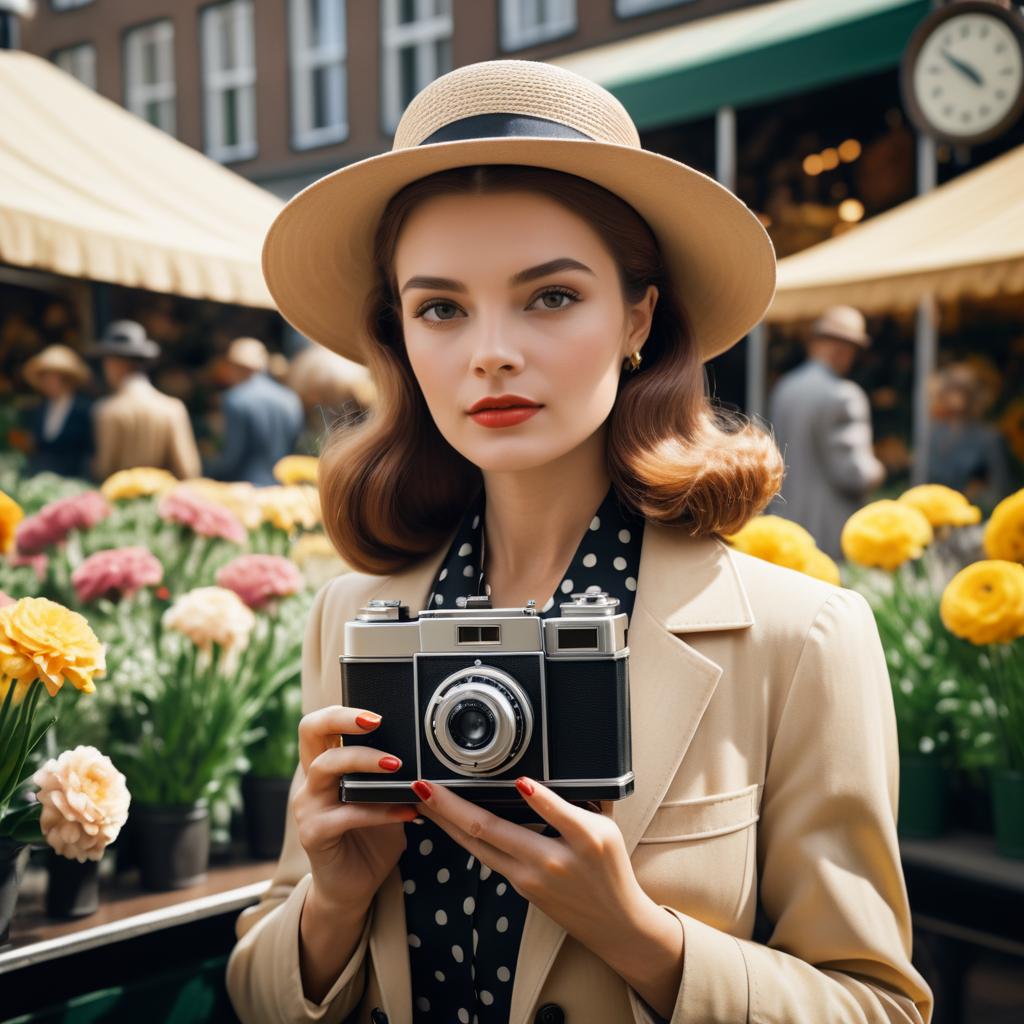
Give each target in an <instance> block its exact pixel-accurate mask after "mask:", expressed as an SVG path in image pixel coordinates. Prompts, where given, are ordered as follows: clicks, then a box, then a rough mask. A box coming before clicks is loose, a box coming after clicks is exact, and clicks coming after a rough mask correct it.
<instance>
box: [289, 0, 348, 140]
mask: <svg viewBox="0 0 1024 1024" xmlns="http://www.w3.org/2000/svg"><path fill="white" fill-rule="evenodd" d="M310 2H311V0H288V28H289V36H290V39H291V77H292V145H293V146H294V147H295V148H296V149H311V148H313V147H314V146H324V145H327V144H329V143H332V142H340V141H341V140H342V139H344V138H347V137H348V64H347V59H348V44H347V34H346V30H345V17H346V6H347V5H346V2H345V0H312V2H314V3H318V4H319V6H320V17H321V22H322V23H323V24H325V25H326V26H327V28H326V31H325V32H324V36H325V38H324V39H321V40H320V41H319V45H313V44H312V43H311V41H310V25H309V6H308V5H309V3H310ZM324 68H330V69H336V70H337V71H338V73H339V74H338V78H339V80H340V90H339V92H338V94H337V95H336V96H334V97H332V99H333V105H334V109H333V110H332V111H331V113H332V114H333V117H332V119H331V122H330V123H329V124H326V125H320V126H319V127H315V126H314V125H313V110H314V94H313V88H314V86H313V83H314V76H315V73H316V72H317V71H318V70H320V69H324Z"/></svg>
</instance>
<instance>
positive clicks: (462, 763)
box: [423, 663, 533, 778]
mask: <svg viewBox="0 0 1024 1024" xmlns="http://www.w3.org/2000/svg"><path fill="white" fill-rule="evenodd" d="M423 727H424V728H423V732H424V735H425V736H426V738H427V743H428V744H429V745H430V749H431V750H432V751H433V753H434V756H435V757H436V758H437V759H438V760H439V761H440V762H441V763H442V764H444V765H445V766H446V767H447V768H449V769H451V771H453V772H456V773H457V774H459V775H467V776H471V777H475V778H486V777H488V776H492V775H498V774H500V773H501V772H505V771H508V769H509V768H511V767H512V766H513V765H515V764H516V762H518V761H519V759H520V758H521V757H522V756H523V754H524V753H526V749H527V747H528V746H529V743H530V737H531V735H532V734H533V708H532V707H531V705H530V699H529V697H527V695H526V693H525V692H524V691H523V689H522V687H521V686H520V685H519V683H517V682H516V681H515V679H513V678H512V676H510V675H509V674H508V673H507V672H502V671H501V669H497V668H493V667H492V666H490V665H482V664H479V663H478V664H476V665H474V666H472V667H470V668H464V669H461V670H460V671H458V672H454V673H452V675H450V676H448V677H447V678H446V679H445V680H444V681H443V682H442V683H441V685H440V686H438V688H437V689H436V690H435V691H434V694H433V696H432V697H431V698H430V702H429V703H428V704H427V710H426V714H425V715H424V718H423Z"/></svg>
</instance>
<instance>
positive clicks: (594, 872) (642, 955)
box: [413, 778, 683, 1016]
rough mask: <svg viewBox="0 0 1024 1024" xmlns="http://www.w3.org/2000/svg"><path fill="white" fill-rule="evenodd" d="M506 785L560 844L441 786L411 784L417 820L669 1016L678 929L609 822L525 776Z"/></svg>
mask: <svg viewBox="0 0 1024 1024" xmlns="http://www.w3.org/2000/svg"><path fill="white" fill-rule="evenodd" d="M516 787H517V788H518V790H519V793H520V795H521V796H522V797H523V799H524V800H525V801H526V802H527V803H528V804H529V805H530V807H531V808H532V809H533V810H534V811H536V813H537V814H539V815H540V817H541V818H543V819H544V820H545V821H546V822H548V824H550V825H552V826H553V827H554V828H556V829H557V830H558V831H559V833H561V836H560V838H554V837H551V836H544V835H540V834H538V833H537V832H534V831H531V830H530V829H529V828H526V827H524V826H522V825H516V824H514V823H513V822H510V821H506V820H504V819H503V818H499V817H498V816H497V815H495V814H491V813H490V812H489V811H486V810H484V809H483V808H481V807H478V806H477V805H476V804H473V803H470V802H469V801H468V800H464V799H463V798H462V797H460V796H458V795H457V794H455V793H452V792H451V791H449V790H448V789H446V788H445V787H444V786H439V785H436V784H434V785H431V784H429V783H426V782H422V781H418V782H415V783H413V790H414V791H415V793H416V795H417V796H418V797H419V798H420V800H421V801H422V802H421V803H420V804H418V805H417V808H418V810H419V811H420V812H421V813H422V814H423V815H424V816H425V817H427V818H430V820H431V821H433V822H435V823H436V824H437V825H438V826H439V827H440V828H442V829H444V831H445V832H447V833H448V835H449V836H451V837H452V839H454V840H455V841H456V842H457V843H458V844H459V845H460V846H462V847H463V848H464V849H466V850H467V851H468V852H469V853H471V854H473V856H475V857H476V858H477V860H479V861H480V862H481V863H483V864H485V865H486V866H487V867H489V868H491V870H492V871H497V872H498V873H499V874H501V875H503V876H504V877H505V878H507V879H508V881H509V884H511V885H512V887H513V888H514V889H515V890H516V892H518V893H519V894H520V895H521V896H523V897H525V898H526V899H527V900H529V901H530V902H531V903H533V904H534V905H535V906H537V907H538V908H539V909H540V910H542V911H543V912H544V913H545V914H546V915H547V916H548V917H550V918H551V919H552V920H553V921H555V922H557V923H558V924H560V925H561V926H562V927H563V928H564V929H565V930H566V931H567V932H568V933H569V934H570V935H572V936H573V938H575V939H576V940H577V941H579V942H581V943H582V944H583V945H584V946H586V947H587V948H588V949H590V950H591V952H593V953H594V954H595V955H596V956H598V957H600V958H601V959H602V960H604V961H605V963H607V964H608V965H609V966H610V967H611V968H612V969H613V970H615V971H617V972H618V973H619V974H620V975H621V976H622V977H623V978H624V979H625V980H626V982H627V983H628V984H629V985H631V986H632V987H633V988H634V989H635V990H636V991H637V992H639V993H640V995H641V996H642V997H643V998H644V999H645V1000H647V1002H648V1003H649V1004H650V1005H651V1006H652V1007H653V1008H654V1009H655V1010H656V1011H657V1012H659V1013H663V1014H664V1015H666V1016H671V1011H672V1006H673V1005H674V1003H675V997H676V993H677V991H678V988H679V981H680V977H681V975H682V965H683V959H682V954H683V933H682V928H681V927H680V925H679V922H678V920H676V919H675V918H674V917H673V916H672V915H670V914H668V913H667V912H666V911H664V910H663V909H662V908H661V907H659V906H658V905H657V904H656V903H655V902H654V901H653V900H652V899H651V898H650V897H649V896H648V895H647V894H646V893H645V892H644V891H643V889H642V888H641V887H640V883H639V882H638V881H637V878H636V875H635V874H634V873H633V865H632V864H631V863H630V860H629V855H628V853H627V852H626V844H625V842H624V841H623V838H622V833H621V832H620V831H619V827H618V825H616V824H615V822H614V821H612V819H611V818H608V817H605V816H604V815H602V814H596V813H594V812H593V811H588V810H584V809H583V808H580V807H576V806H574V805H573V804H570V803H569V802H568V801H566V800H563V799H562V798H561V797H560V796H558V795H557V794H555V793H553V792H552V791H551V790H550V789H548V788H547V787H546V786H542V785H541V784H540V783H539V782H534V781H533V780H532V779H526V778H523V779H519V780H518V781H517V783H516ZM666 1010H667V1011H668V1012H667V1013H665V1011H666Z"/></svg>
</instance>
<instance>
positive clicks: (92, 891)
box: [46, 850, 100, 920]
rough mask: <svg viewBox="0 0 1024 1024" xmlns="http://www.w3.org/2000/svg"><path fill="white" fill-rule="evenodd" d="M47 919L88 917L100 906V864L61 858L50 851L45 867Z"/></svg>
mask: <svg viewBox="0 0 1024 1024" xmlns="http://www.w3.org/2000/svg"><path fill="white" fill-rule="evenodd" d="M46 869H47V876H46V916H47V917H55V918H60V919H65V920H66V919H69V918H76V917H88V916H89V915H90V914H95V913H96V911H97V910H99V906H100V862H99V861H98V860H87V861H85V863H79V862H78V861H77V860H72V859H69V858H68V857H61V856H60V855H59V854H57V853H55V852H54V851H53V850H51V851H50V858H49V861H48V863H47V866H46Z"/></svg>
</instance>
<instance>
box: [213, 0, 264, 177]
mask: <svg viewBox="0 0 1024 1024" xmlns="http://www.w3.org/2000/svg"><path fill="white" fill-rule="evenodd" d="M228 19H230V30H231V31H232V32H234V33H235V53H236V55H237V57H238V63H237V65H236V66H235V67H230V68H222V67H220V65H219V63H218V61H219V57H220V53H219V49H218V45H217V44H218V33H219V31H220V28H221V22H222V21H225V20H228ZM254 37H255V29H254V23H253V5H252V0H222V2H221V3H217V4H212V5H210V6H209V7H204V8H202V9H201V10H200V39H201V43H202V68H203V138H204V149H205V152H206V154H207V156H209V157H212V158H213V159H214V160H219V161H221V162H222V163H228V162H230V161H233V160H249V159H251V158H252V157H254V156H255V155H256V152H257V149H258V147H257V142H256V53H255V38H254ZM229 89H235V90H237V92H238V111H237V118H238V134H239V139H238V142H236V143H235V144H233V145H229V144H227V143H226V142H224V122H223V116H222V115H223V111H222V108H221V97H222V96H223V94H224V93H226V92H227V91H228V90H229Z"/></svg>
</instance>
